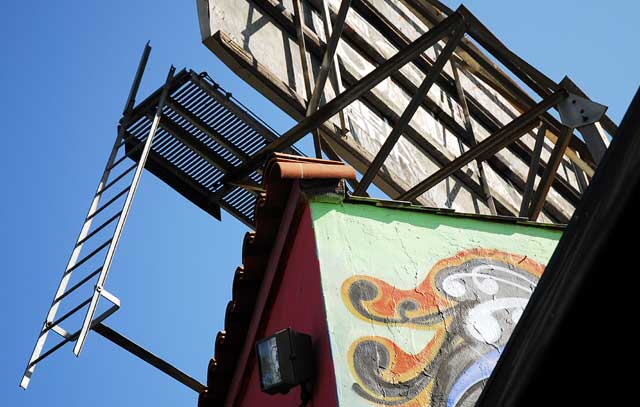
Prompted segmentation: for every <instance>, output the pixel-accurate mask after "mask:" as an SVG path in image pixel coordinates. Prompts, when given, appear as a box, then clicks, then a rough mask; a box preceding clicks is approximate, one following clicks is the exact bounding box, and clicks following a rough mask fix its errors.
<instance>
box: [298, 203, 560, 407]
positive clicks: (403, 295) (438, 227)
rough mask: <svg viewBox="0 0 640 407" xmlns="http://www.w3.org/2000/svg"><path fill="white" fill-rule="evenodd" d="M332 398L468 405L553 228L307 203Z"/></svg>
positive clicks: (539, 267) (549, 247)
mask: <svg viewBox="0 0 640 407" xmlns="http://www.w3.org/2000/svg"><path fill="white" fill-rule="evenodd" d="M311 210H312V218H313V227H314V232H315V237H316V244H317V250H318V257H319V260H320V268H321V280H322V290H323V295H324V302H325V308H326V312H327V319H328V327H329V333H330V341H331V349H332V354H333V359H334V365H335V368H336V381H337V386H338V399H339V402H340V405H341V406H350V407H352V406H354V407H357V406H371V405H401V406H418V405H421V406H422V405H443V406H444V405H447V406H448V405H452V406H453V405H458V406H461V405H473V401H475V398H476V397H477V396H478V395H479V391H480V390H481V388H482V384H483V380H484V379H485V378H486V377H487V376H488V375H489V373H490V371H491V369H492V367H493V364H494V363H495V359H496V358H497V357H498V355H499V352H500V351H501V349H502V347H503V346H504V344H505V343H506V340H507V339H508V336H509V335H510V333H511V331H512V329H513V325H514V324H515V322H517V319H518V317H519V315H520V313H521V312H522V309H523V308H524V306H525V304H526V301H527V300H528V298H529V296H530V294H531V291H532V290H533V287H534V286H535V284H536V282H537V280H538V278H539V276H540V274H541V273H542V271H543V269H544V265H545V264H546V262H547V261H548V259H549V257H550V256H551V254H552V252H553V250H554V248H555V246H556V243H557V241H558V239H559V238H560V236H561V232H560V231H559V230H557V229H555V228H554V229H552V228H547V227H537V226H529V225H520V224H511V223H503V222H495V221H487V220H480V219H476V218H466V217H457V216H447V215H441V214H434V213H428V212H421V211H413V210H400V209H388V208H381V207H375V206H371V205H366V204H352V203H324V202H312V203H311Z"/></svg>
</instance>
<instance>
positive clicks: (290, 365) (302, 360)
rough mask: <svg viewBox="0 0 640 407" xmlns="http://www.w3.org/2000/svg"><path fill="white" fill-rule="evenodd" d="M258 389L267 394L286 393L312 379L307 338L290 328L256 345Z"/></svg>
mask: <svg viewBox="0 0 640 407" xmlns="http://www.w3.org/2000/svg"><path fill="white" fill-rule="evenodd" d="M256 353H257V355H258V367H259V369H260V386H261V388H262V391H263V392H265V393H269V394H276V393H281V394H285V393H288V392H289V390H290V389H291V388H292V387H295V386H298V385H300V384H305V383H307V382H309V381H310V380H311V378H312V377H313V371H314V368H313V349H312V347H311V337H310V336H309V335H307V334H303V333H300V332H296V331H294V330H293V329H291V328H287V329H283V330H282V331H279V332H276V333H275V334H273V335H271V336H269V337H267V338H265V339H261V340H259V341H258V342H257V343H256Z"/></svg>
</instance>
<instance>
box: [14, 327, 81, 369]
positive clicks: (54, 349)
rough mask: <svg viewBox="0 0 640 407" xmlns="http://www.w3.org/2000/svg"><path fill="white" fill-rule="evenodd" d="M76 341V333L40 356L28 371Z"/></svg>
mask: <svg viewBox="0 0 640 407" xmlns="http://www.w3.org/2000/svg"><path fill="white" fill-rule="evenodd" d="M76 339H78V333H76V334H75V335H72V336H70V337H68V338H64V339H63V340H62V341H60V342H59V343H57V344H56V345H55V346H53V347H52V348H51V349H49V350H48V351H46V352H45V353H43V354H42V355H40V356H38V358H37V359H36V360H34V361H33V362H31V363H29V366H27V369H28V368H30V367H31V366H33V365H35V364H36V363H38V362H40V361H41V360H42V359H44V358H46V357H47V356H49V355H51V354H52V353H53V352H55V351H57V350H58V349H60V348H61V347H62V346H63V345H65V344H66V343H67V342H71V341H75V340H76Z"/></svg>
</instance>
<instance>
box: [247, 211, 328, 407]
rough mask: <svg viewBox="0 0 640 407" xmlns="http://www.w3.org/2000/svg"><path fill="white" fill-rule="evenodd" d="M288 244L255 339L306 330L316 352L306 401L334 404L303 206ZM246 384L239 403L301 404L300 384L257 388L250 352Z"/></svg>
mask: <svg viewBox="0 0 640 407" xmlns="http://www.w3.org/2000/svg"><path fill="white" fill-rule="evenodd" d="M293 239H294V240H293V246H292V249H291V251H290V254H289V258H288V259H287V263H286V266H285V268H284V270H280V273H281V274H280V275H279V277H280V278H277V279H276V282H275V284H276V286H274V287H273V288H272V292H271V298H272V299H274V302H273V303H271V306H270V309H267V310H265V314H264V315H265V317H264V318H265V321H264V323H263V324H262V326H263V328H262V330H261V332H260V333H259V334H258V339H261V338H263V337H266V336H268V335H271V334H272V333H275V332H277V331H279V330H281V329H284V328H287V327H291V328H293V329H295V330H297V331H299V332H304V333H306V334H308V335H311V338H312V341H313V347H314V351H315V358H316V371H317V378H316V381H315V385H314V392H313V398H312V400H311V401H310V402H309V404H308V407H330V406H331V407H333V406H336V405H337V401H336V400H337V399H336V385H335V376H334V370H333V361H332V359H331V351H330V347H329V335H328V331H327V322H326V317H325V312H324V304H323V299H322V291H321V286H320V266H319V263H318V258H317V253H316V244H315V237H314V234H313V229H312V223H311V214H310V211H309V207H306V208H305V210H304V213H303V214H302V218H301V220H300V223H299V226H298V228H297V231H296V232H295V237H294V238H293ZM245 375H246V377H247V378H248V380H247V381H245V383H246V386H245V388H242V389H240V392H239V393H240V397H239V398H238V399H239V403H238V404H237V405H238V406H240V407H257V406H260V407H271V406H273V407H276V406H277V407H289V406H291V407H294V406H295V407H297V406H299V405H300V389H299V387H298V388H295V389H292V390H291V391H290V392H289V393H288V394H286V395H273V396H272V395H268V394H266V393H262V392H261V391H260V382H259V379H258V365H257V361H256V359H255V357H252V359H251V360H250V363H249V367H248V371H247V372H245Z"/></svg>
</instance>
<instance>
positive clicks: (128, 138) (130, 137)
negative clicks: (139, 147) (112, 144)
mask: <svg viewBox="0 0 640 407" xmlns="http://www.w3.org/2000/svg"><path fill="white" fill-rule="evenodd" d="M134 138H135V136H134V135H133V134H129V135H128V136H126V137H123V138H122V141H121V142H120V143H118V145H117V146H116V149H118V148H120V147H122V146H123V145H124V143H126V142H127V141H129V140H131V139H134ZM140 144H144V143H143V142H141V143H140Z"/></svg>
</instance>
